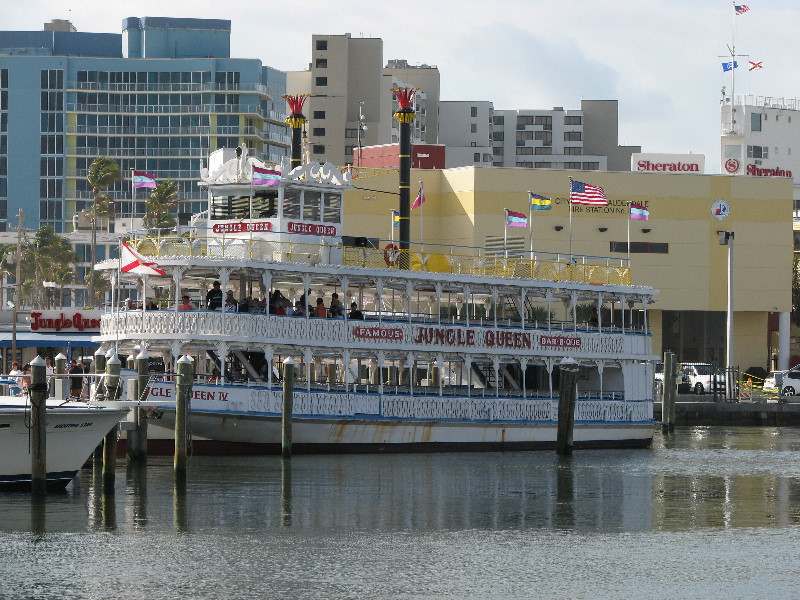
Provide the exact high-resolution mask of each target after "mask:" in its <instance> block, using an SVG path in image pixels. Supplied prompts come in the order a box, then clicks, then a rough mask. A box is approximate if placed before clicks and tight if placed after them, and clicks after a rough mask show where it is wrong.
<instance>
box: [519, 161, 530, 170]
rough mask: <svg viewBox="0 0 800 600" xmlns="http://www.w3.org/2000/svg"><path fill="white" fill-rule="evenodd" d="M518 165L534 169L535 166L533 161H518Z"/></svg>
mask: <svg viewBox="0 0 800 600" xmlns="http://www.w3.org/2000/svg"><path fill="white" fill-rule="evenodd" d="M517 166H518V167H521V168H523V169H532V168H533V163H532V162H518V163H517Z"/></svg>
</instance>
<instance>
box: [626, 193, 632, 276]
mask: <svg viewBox="0 0 800 600" xmlns="http://www.w3.org/2000/svg"><path fill="white" fill-rule="evenodd" d="M627 205H628V246H627V248H628V268H629V269H630V268H631V201H630V200H629V201H628V202H627Z"/></svg>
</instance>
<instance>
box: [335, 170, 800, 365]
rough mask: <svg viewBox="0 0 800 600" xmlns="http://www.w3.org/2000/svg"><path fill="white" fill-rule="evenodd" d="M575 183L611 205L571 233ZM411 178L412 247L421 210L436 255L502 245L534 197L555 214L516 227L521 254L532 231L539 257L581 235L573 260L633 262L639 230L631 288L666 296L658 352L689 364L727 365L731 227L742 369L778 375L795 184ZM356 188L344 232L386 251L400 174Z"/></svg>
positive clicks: (579, 217) (642, 177)
mask: <svg viewBox="0 0 800 600" xmlns="http://www.w3.org/2000/svg"><path fill="white" fill-rule="evenodd" d="M570 177H573V178H574V179H576V180H580V181H584V182H586V183H591V184H593V185H599V186H602V187H603V188H604V189H605V192H606V195H607V197H608V199H609V201H610V206H608V207H603V208H593V207H591V208H587V207H578V206H574V207H573V213H572V226H571V228H570V211H569V202H568V196H569V194H568V189H569V188H568V186H569V178H570ZM411 181H412V182H417V181H422V182H423V184H424V188H425V196H426V202H425V204H424V208H423V211H420V210H419V209H416V210H414V211H412V214H411V241H412V248H415V247H416V245H415V244H416V243H417V242H419V241H420V239H419V238H420V222H419V217H420V214H421V213H422V214H424V219H425V221H424V223H423V226H422V233H423V235H424V240H423V241H424V243H425V244H426V247H425V250H426V251H428V252H436V250H435V249H434V247H433V246H432V244H435V243H439V244H457V245H463V246H472V247H487V246H494V247H495V248H499V247H502V244H503V235H504V224H505V213H504V210H503V209H504V208H508V209H510V210H513V211H517V212H521V213H524V214H526V215H527V214H528V212H529V204H528V193H527V192H528V190H532V191H534V192H536V193H537V194H543V195H546V196H549V197H551V198H552V200H553V208H552V210H549V211H534V212H533V213H532V223H529V225H532V227H531V228H526V229H522V228H513V229H512V228H509V229H508V231H506V232H505V234H506V236H507V242H508V243H507V245H508V247H509V248H511V249H516V250H517V251H525V250H528V249H529V244H530V237H529V236H530V235H531V234H532V237H533V248H534V251H535V253H536V254H537V255H540V254H543V253H545V252H552V253H560V254H561V255H564V254H569V252H570V238H571V240H572V251H573V253H574V255H593V256H607V257H610V260H614V261H625V260H627V236H628V227H629V226H630V241H631V250H632V253H631V259H630V266H631V283H632V284H634V285H646V286H652V287H654V288H656V289H658V290H660V295H659V296H658V299H657V302H656V304H655V305H654V306H653V307H652V310H651V311H650V313H649V325H650V328H651V331H652V334H653V341H654V344H653V348H654V351H655V352H657V353H661V352H663V351H664V350H666V349H670V350H673V351H675V352H676V353H677V356H678V360H680V361H684V362H688V361H709V362H714V363H717V364H724V363H725V357H726V348H725V336H726V318H725V314H726V310H727V274H728V247H727V246H723V245H720V243H719V236H718V234H717V232H718V231H720V230H725V231H733V232H734V233H735V238H734V239H735V246H734V285H733V289H734V303H733V309H734V336H735V343H734V364H735V365H738V366H740V367H741V368H743V369H747V368H749V367H752V366H761V367H764V368H767V369H768V368H770V367H771V365H770V362H771V361H772V360H774V355H775V354H776V353H777V347H774V346H775V338H777V336H770V332H769V330H768V329H769V327H768V316H769V315H770V313H782V314H781V317H782V318H781V323H782V327H781V329H782V331H781V335H782V337H785V338H786V339H787V340H788V324H789V320H788V313H789V311H790V310H791V272H792V247H793V234H792V224H791V214H792V180H791V179H788V178H763V177H761V178H750V177H728V176H722V175H668V174H648V173H630V172H628V173H611V172H604V173H601V172H593V173H586V172H581V171H555V170H529V169H500V168H473V167H464V168H458V169H448V170H444V171H429V170H425V171H416V170H415V171H413V172H412V175H411ZM354 185H355V186H356V189H354V190H352V191H350V192H349V193H348V196H347V198H346V219H345V233H346V234H347V235H352V236H366V237H372V238H375V237H379V238H380V241H379V242H377V243H380V244H381V245H383V244H385V243H386V241H387V240H388V239H390V237H391V235H392V229H391V227H390V225H391V221H390V211H391V209H392V208H396V205H397V196H396V192H397V177H396V176H395V175H391V174H386V175H379V176H375V177H371V178H369V179H364V180H359V179H356V180H355V181H354ZM359 187H361V188H368V190H369V191H360V190H359V189H357V188H359ZM413 187H414V188H415V189H416V187H417V184H416V183H414V184H413ZM375 190H380V191H378V192H376V191H375ZM382 192H384V193H382ZM414 193H415V192H414ZM717 199H724V200H725V201H726V202H727V203H728V206H729V207H730V211H729V216H728V217H727V218H726V219H725V220H717V219H716V218H715V217H714V216H712V204H713V203H714V202H715V201H716V200H717ZM628 202H636V203H640V204H643V205H645V206H646V207H647V208H648V210H649V212H650V219H649V220H648V221H646V222H645V221H635V220H630V219H629V218H628ZM570 229H571V235H570ZM784 327H785V330H784ZM771 338H772V342H771V341H770V340H771Z"/></svg>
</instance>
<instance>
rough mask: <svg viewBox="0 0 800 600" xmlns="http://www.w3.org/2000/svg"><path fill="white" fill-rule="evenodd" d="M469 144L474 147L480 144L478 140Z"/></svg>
mask: <svg viewBox="0 0 800 600" xmlns="http://www.w3.org/2000/svg"><path fill="white" fill-rule="evenodd" d="M469 145H470V146H472V147H475V146H477V145H478V142H470V143H469Z"/></svg>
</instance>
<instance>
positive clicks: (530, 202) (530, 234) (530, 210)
mask: <svg viewBox="0 0 800 600" xmlns="http://www.w3.org/2000/svg"><path fill="white" fill-rule="evenodd" d="M532 194H533V192H532V191H530V190H528V224H529V227H530V228H531V229H530V231H528V240H529V241H528V244H529V246H530V248H531V260H533V198H532V197H531V196H532Z"/></svg>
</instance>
